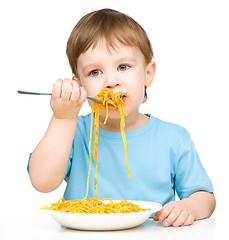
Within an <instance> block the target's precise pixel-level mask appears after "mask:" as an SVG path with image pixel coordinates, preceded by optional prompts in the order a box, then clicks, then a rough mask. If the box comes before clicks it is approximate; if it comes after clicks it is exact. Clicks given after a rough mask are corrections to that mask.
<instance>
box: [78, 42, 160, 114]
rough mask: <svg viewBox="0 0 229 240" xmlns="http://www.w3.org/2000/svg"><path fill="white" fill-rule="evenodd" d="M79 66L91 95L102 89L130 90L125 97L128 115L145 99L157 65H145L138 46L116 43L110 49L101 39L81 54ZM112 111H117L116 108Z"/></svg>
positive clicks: (83, 82) (82, 81)
mask: <svg viewBox="0 0 229 240" xmlns="http://www.w3.org/2000/svg"><path fill="white" fill-rule="evenodd" d="M77 69H78V75H79V80H80V83H81V85H82V86H83V87H84V88H85V90H86V91H87V94H88V96H96V95H97V94H98V93H99V92H100V91H101V90H102V89H103V88H110V89H112V90H113V91H114V92H127V95H126V97H124V98H123V100H124V101H125V103H126V106H125V111H126V113H127V114H128V115H129V114H131V113H132V112H135V111H138V108H139V105H140V104H141V103H142V101H143V98H144V86H149V85H150V84H151V83H152V81H153V76H154V70H155V66H154V63H153V62H151V63H149V64H147V65H146V64H145V59H144V56H143V54H142V53H141V51H140V50H139V49H138V48H136V47H130V46H126V45H122V44H120V43H117V45H116V46H115V49H113V48H110V49H108V48H107V45H106V41H105V40H104V39H101V40H100V41H99V42H98V44H97V45H96V46H95V47H94V48H92V47H90V48H89V49H88V50H87V51H86V52H85V53H82V54H81V55H80V56H79V58H78V62H77ZM111 111H113V112H115V111H116V112H117V109H116V110H112V109H111ZM111 114H112V113H111ZM101 115H102V113H101ZM116 115H117V113H116ZM109 116H110V112H109ZM113 116H115V113H113ZM117 116H119V114H118V115H117Z"/></svg>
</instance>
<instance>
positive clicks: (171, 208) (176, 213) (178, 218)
mask: <svg viewBox="0 0 229 240" xmlns="http://www.w3.org/2000/svg"><path fill="white" fill-rule="evenodd" d="M194 219H195V218H194V216H193V214H192V213H191V211H190V210H189V209H188V208H187V207H186V206H185V205H184V204H182V201H174V202H170V203H167V204H165V205H164V206H163V207H162V209H161V210H160V211H158V212H156V214H155V216H154V220H155V221H161V222H162V221H164V222H163V225H164V227H169V226H170V225H171V224H173V226H174V227H180V226H188V225H191V224H192V223H193V222H194Z"/></svg>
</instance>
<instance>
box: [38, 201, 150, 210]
mask: <svg viewBox="0 0 229 240" xmlns="http://www.w3.org/2000/svg"><path fill="white" fill-rule="evenodd" d="M105 200H109V201H110V202H109V203H107V204H105V203H104V201H105ZM42 209H45V210H52V211H58V212H67V213H92V214H96V213H102V214H104V213H132V212H142V211H149V210H151V209H149V208H146V209H143V208H141V207H139V206H138V205H136V204H134V203H131V202H128V201H124V200H122V201H121V202H113V201H112V200H111V199H110V198H105V199H103V200H98V199H97V198H89V199H87V200H70V201H66V200H65V199H64V198H61V199H60V200H59V201H58V202H56V203H53V204H51V206H50V207H48V206H44V207H43V208H42Z"/></svg>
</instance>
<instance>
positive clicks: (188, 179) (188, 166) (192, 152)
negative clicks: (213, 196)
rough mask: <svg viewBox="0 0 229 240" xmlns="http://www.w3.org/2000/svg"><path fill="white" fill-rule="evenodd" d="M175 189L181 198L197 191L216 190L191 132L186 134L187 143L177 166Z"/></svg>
mask: <svg viewBox="0 0 229 240" xmlns="http://www.w3.org/2000/svg"><path fill="white" fill-rule="evenodd" d="M175 190H176V192H177V194H178V196H179V198H180V199H183V198H187V197H189V196H190V195H191V194H192V193H194V192H197V191H207V192H213V190H214V189H213V186H212V182H211V180H210V178H209V177H208V175H207V172H206V171H205V169H204V167H203V165H202V164H201V162H200V159H199V155H198V153H197V151H196V149H195V146H194V143H193V141H192V139H191V137H190V135H189V133H187V135H186V141H185V145H184V148H183V150H182V151H181V154H180V157H179V160H178V163H177V166H176V174H175Z"/></svg>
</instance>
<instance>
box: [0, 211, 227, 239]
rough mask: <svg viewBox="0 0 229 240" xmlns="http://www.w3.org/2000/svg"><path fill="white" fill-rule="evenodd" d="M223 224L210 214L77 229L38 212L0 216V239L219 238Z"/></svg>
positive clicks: (223, 227)
mask: <svg viewBox="0 0 229 240" xmlns="http://www.w3.org/2000/svg"><path fill="white" fill-rule="evenodd" d="M223 229H224V230H225V226H223V224H221V223H220V224H218V221H217V225H216V218H214V217H212V218H209V219H204V220H201V221H196V222H194V224H193V225H192V226H187V227H180V228H174V227H169V228H165V227H163V226H162V223H161V222H155V221H153V220H151V219H150V220H147V221H146V222H145V223H143V224H142V225H140V226H138V227H135V228H132V229H127V230H120V231H80V230H73V229H68V228H65V227H62V226H60V225H59V224H58V223H57V222H55V221H54V220H53V219H52V218H51V216H49V215H44V214H40V215H39V214H38V215H35V216H33V217H15V218H14V217H9V218H1V217H0V239H1V240H5V239H20V237H21V239H33V240H36V239H39V240H46V239H53V240H61V239H64V240H66V239H68V240H71V239H77V240H81V239H82V240H87V239H90V240H91V239H93V240H96V239H99V240H114V239H115V240H117V239H119V240H122V239H125V240H128V239H131V240H135V239H136V240H139V239H141V240H148V239H157V240H160V239H165V240H170V239H176V240H179V239H182V240H184V239H185V240H189V239H192V240H193V239H195V240H198V239H201V240H205V239H207V240H211V239H220V237H222V230H223Z"/></svg>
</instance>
